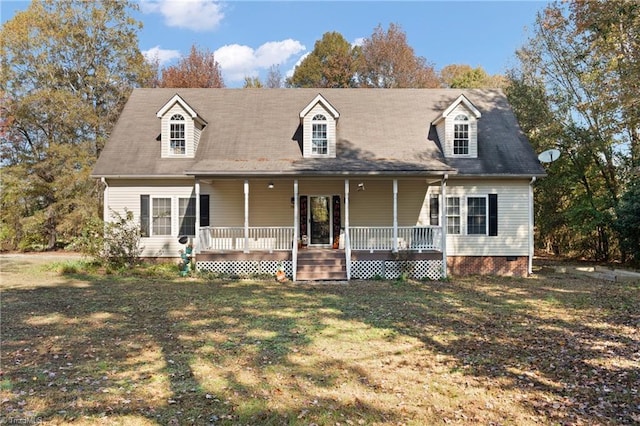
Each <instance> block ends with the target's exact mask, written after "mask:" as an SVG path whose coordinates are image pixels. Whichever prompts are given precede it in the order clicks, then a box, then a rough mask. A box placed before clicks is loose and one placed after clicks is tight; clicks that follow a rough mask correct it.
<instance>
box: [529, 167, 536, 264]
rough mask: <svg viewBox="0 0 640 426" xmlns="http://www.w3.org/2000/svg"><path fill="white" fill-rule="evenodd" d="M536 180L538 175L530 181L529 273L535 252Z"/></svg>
mask: <svg viewBox="0 0 640 426" xmlns="http://www.w3.org/2000/svg"><path fill="white" fill-rule="evenodd" d="M535 182H536V177H535V176H533V177H532V178H531V182H529V264H528V266H527V273H528V274H529V275H531V274H532V273H533V254H534V238H533V228H534V214H533V184H534V183H535Z"/></svg>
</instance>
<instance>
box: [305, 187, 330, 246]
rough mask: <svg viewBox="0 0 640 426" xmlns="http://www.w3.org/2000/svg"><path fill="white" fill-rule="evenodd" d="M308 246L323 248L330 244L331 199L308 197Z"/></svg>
mask: <svg viewBox="0 0 640 426" xmlns="http://www.w3.org/2000/svg"><path fill="white" fill-rule="evenodd" d="M309 230H310V232H309V234H310V236H311V240H310V241H309V244H311V245H314V246H325V245H330V244H331V197H325V196H313V195H312V196H310V197H309Z"/></svg>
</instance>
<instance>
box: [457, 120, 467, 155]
mask: <svg viewBox="0 0 640 426" xmlns="http://www.w3.org/2000/svg"><path fill="white" fill-rule="evenodd" d="M453 155H469V117H467V116H466V115H464V114H458V115H456V117H455V119H454V120H453Z"/></svg>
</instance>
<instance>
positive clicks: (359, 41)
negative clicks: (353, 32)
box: [351, 37, 366, 47]
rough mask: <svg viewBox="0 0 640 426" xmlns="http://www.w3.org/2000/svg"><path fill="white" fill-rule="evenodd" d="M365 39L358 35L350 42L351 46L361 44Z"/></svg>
mask: <svg viewBox="0 0 640 426" xmlns="http://www.w3.org/2000/svg"><path fill="white" fill-rule="evenodd" d="M365 40H366V38H365V37H358V38H357V39H355V41H354V42H353V43H351V47H354V46H362V45H363V44H364V41H365Z"/></svg>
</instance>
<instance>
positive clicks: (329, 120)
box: [300, 94, 340, 158]
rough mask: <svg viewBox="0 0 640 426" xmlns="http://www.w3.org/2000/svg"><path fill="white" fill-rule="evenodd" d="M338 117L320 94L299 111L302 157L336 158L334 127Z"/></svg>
mask: <svg viewBox="0 0 640 426" xmlns="http://www.w3.org/2000/svg"><path fill="white" fill-rule="evenodd" d="M339 117H340V114H339V113H338V111H337V110H336V109H335V108H334V107H333V106H332V105H331V104H330V103H329V102H328V101H327V100H326V99H325V98H324V97H323V96H322V95H320V94H318V96H316V97H315V98H314V99H313V100H312V101H311V102H309V104H307V106H306V107H305V108H304V109H303V110H302V111H300V124H301V125H302V146H303V148H302V155H303V157H305V158H335V157H336V139H337V137H336V127H337V123H338V118H339Z"/></svg>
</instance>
